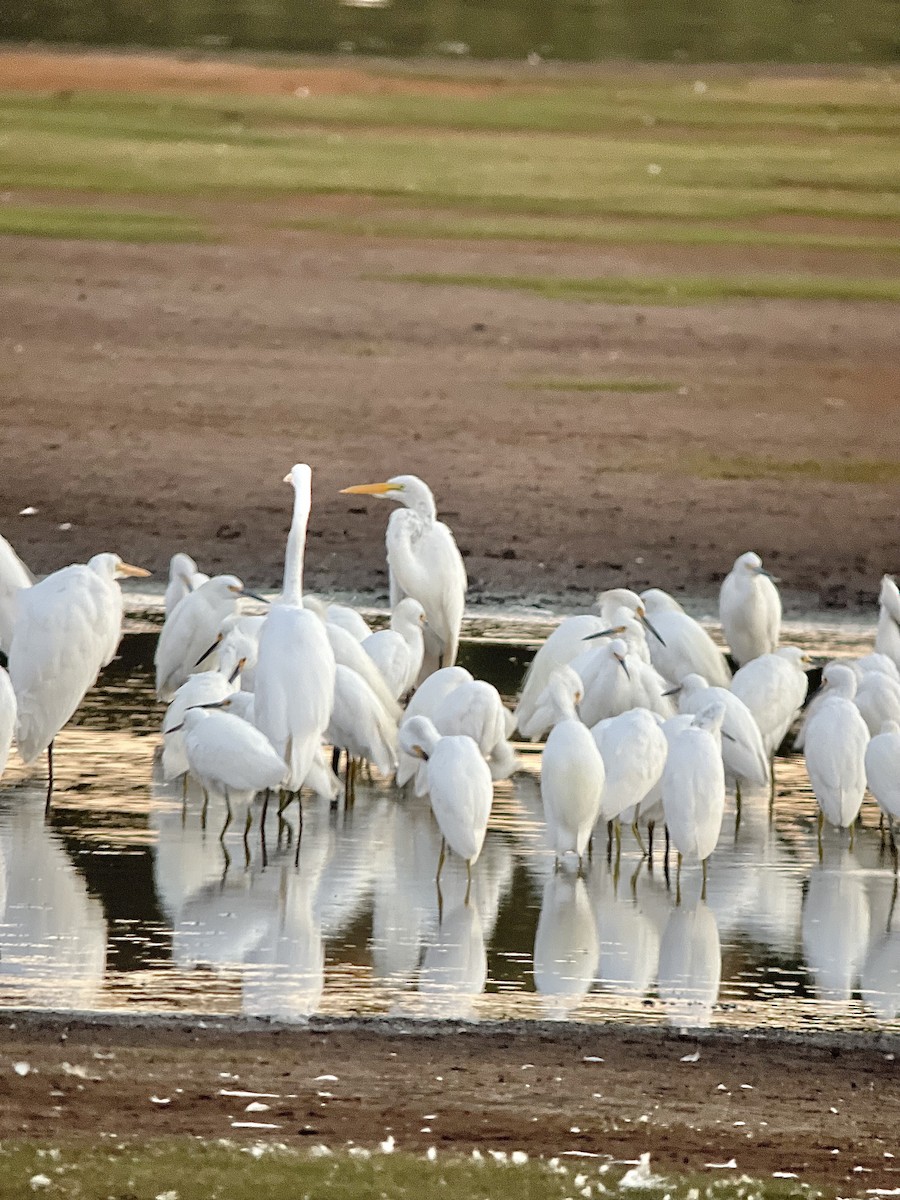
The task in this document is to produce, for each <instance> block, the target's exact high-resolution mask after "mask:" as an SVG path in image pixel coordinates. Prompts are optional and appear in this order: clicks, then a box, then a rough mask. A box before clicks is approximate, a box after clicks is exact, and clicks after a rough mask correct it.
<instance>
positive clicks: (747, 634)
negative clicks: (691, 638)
mask: <svg viewBox="0 0 900 1200" xmlns="http://www.w3.org/2000/svg"><path fill="white" fill-rule="evenodd" d="M719 619H720V620H721V622H722V632H723V633H724V635H725V640H726V641H727V642H728V645H729V646H730V647H731V652H732V654H733V655H734V657H735V659H736V660H737V663H738V666H741V667H742V666H743V665H744V664H745V663H748V662H750V660H751V659H753V658H758V657H759V655H760V654H771V653H772V651H773V650H775V649H776V648H777V646H778V638H779V636H780V633H781V597H780V596H779V594H778V588H777V587H776V586H775V581H774V580H773V578H772V576H771V575H770V574H769V572H768V571H766V570H765V569H764V568H763V565H762V559H761V558H760V557H759V555H758V554H754V553H753V551H752V550H751V551H748V553H746V554H742V555H740V557H739V558H737V559H735V563H734V566H733V567H732V568H731V571H730V572H729V574H728V575H726V576H725V578H724V580H723V581H722V587H721V590H720V592H719Z"/></svg>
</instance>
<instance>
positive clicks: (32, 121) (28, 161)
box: [0, 89, 900, 222]
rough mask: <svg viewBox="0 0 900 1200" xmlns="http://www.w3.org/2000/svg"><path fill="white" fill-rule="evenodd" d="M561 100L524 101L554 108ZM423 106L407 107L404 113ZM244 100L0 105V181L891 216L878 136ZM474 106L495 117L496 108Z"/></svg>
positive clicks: (423, 201)
mask: <svg viewBox="0 0 900 1200" xmlns="http://www.w3.org/2000/svg"><path fill="white" fill-rule="evenodd" d="M564 90H565V89H563V91H564ZM559 94H562V93H559ZM559 94H558V93H557V92H556V91H550V92H549V93H548V94H547V95H542V96H539V97H537V98H535V97H531V100H530V102H531V103H535V104H538V103H540V104H546V105H551V106H552V105H553V104H555V103H557V102H558V95H559ZM370 99H371V98H366V103H369V101H370ZM434 99H435V98H434V97H431V98H427V97H407V98H406V100H408V101H409V103H410V104H411V105H413V106H414V105H416V104H424V103H425V102H426V100H427V101H428V102H429V103H431V102H433V101H434ZM245 100H246V98H240V97H238V98H228V97H224V98H223V97H216V98H215V100H214V102H213V98H211V97H200V98H182V99H178V100H174V101H170V100H167V99H162V98H159V97H152V98H150V97H135V96H104V95H96V94H92V95H89V96H88V95H84V96H82V95H76V96H74V97H73V98H72V99H71V100H65V101H63V100H54V99H53V98H52V97H49V98H48V97H34V96H29V97H23V96H21V95H16V94H12V95H10V94H7V95H5V96H0V125H2V127H3V131H4V133H3V138H2V140H0V186H2V187H7V188H18V189H24V188H30V189H38V188H53V189H65V190H70V189H77V190H81V191H93V192H98V193H107V194H109V193H131V194H136V193H137V194H140V193H143V194H147V195H173V196H174V195H198V196H201V195H202V196H225V195H235V194H244V195H259V196H267V195H298V194H341V195H364V196H381V197H391V198H395V199H396V198H403V199H404V201H405V202H408V203H412V204H414V205H416V206H417V207H421V206H428V205H435V204H437V205H440V206H441V207H445V208H457V207H459V206H480V207H483V208H489V209H492V210H494V211H496V212H500V213H505V214H512V215H516V214H519V215H521V214H526V215H545V216H578V215H588V216H590V215H620V216H643V217H649V218H656V219H667V220H671V219H689V220H692V221H694V222H697V221H703V220H706V221H712V220H723V219H738V220H739V219H749V218H755V217H764V216H772V215H779V214H791V215H813V216H821V217H839V218H866V219H900V194H898V192H897V190H896V180H897V173H898V155H897V146H896V137H894V136H891V135H890V134H888V133H880V132H869V133H866V134H864V135H860V134H852V133H840V132H837V133H835V132H831V133H829V134H827V135H824V134H823V135H819V136H811V137H806V138H803V139H801V140H799V141H791V140H789V139H785V138H783V137H782V136H781V135H780V134H778V135H775V136H773V137H771V138H767V137H765V136H764V135H763V133H762V132H760V131H755V132H753V133H752V135H751V136H746V137H745V136H741V137H740V138H724V137H721V136H719V134H718V133H717V132H716V131H712V132H710V133H709V134H708V135H703V134H701V133H698V132H697V131H693V132H690V131H689V132H686V133H685V132H681V133H679V132H678V131H673V130H669V131H667V130H664V129H659V128H657V127H655V126H651V127H645V128H644V131H643V133H642V135H641V136H640V137H638V136H628V137H621V136H613V135H612V134H611V133H610V132H609V131H608V130H605V129H604V128H603V127H602V123H601V125H600V126H598V127H597V128H596V129H595V130H593V131H592V132H593V136H591V137H584V136H582V135H580V134H573V133H571V132H566V131H557V130H554V131H547V130H538V131H536V132H533V133H530V134H529V136H528V137H520V136H517V134H516V133H513V132H509V131H506V132H504V131H499V132H498V131H496V130H490V129H485V130H478V131H471V130H470V131H463V132H460V131H459V130H458V129H457V128H453V129H449V128H443V129H429V130H417V129H416V128H415V125H416V121H415V120H414V119H413V116H412V115H410V116H409V118H408V119H407V120H406V122H405V124H403V125H402V126H399V127H390V128H379V129H373V128H369V129H367V128H362V127H359V128H357V127H349V128H343V129H341V130H336V129H333V128H331V127H329V126H327V125H321V126H316V125H315V124H314V123H313V124H311V123H310V122H309V121H308V120H307V119H306V118H305V117H304V115H303V114H304V111H305V110H304V109H303V105H304V103H305V102H304V101H300V100H296V99H293V98H284V99H281V100H279V101H278V102H277V104H276V103H275V101H273V100H272V99H271V98H267V99H266V100H265V104H263V102H262V100H260V101H259V104H255V105H250V104H248V103H246V102H245ZM444 103H445V100H443V99H442V100H441V104H444ZM478 103H479V104H481V105H482V106H484V107H485V108H487V109H490V108H491V106H493V105H495V104H496V103H497V101H496V100H495V99H494V98H487V99H485V100H481V101H479V102H478ZM232 104H233V105H234V107H232ZM273 105H274V108H275V109H277V110H278V111H279V112H284V113H285V114H289V113H293V118H292V119H291V120H288V119H287V115H285V116H284V117H283V118H282V119H281V120H280V121H273V122H269V123H268V124H266V123H262V124H260V123H259V122H256V123H253V122H248V116H247V114H248V110H250V109H252V111H253V112H254V113H255V112H257V111H258V110H260V109H261V110H262V111H264V112H266V113H269V114H271V112H272V111H273ZM412 111H413V110H412V109H411V110H410V112H411V113H412ZM657 168H658V170H657Z"/></svg>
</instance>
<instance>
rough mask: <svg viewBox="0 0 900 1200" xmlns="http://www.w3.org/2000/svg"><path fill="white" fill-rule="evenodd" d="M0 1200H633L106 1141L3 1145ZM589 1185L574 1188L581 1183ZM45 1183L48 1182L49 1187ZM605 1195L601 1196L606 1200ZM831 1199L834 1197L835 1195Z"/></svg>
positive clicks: (555, 1167) (524, 1169) (564, 1177)
mask: <svg viewBox="0 0 900 1200" xmlns="http://www.w3.org/2000/svg"><path fill="white" fill-rule="evenodd" d="M0 1165H2V1170H0V1200H21V1197H23V1196H31V1195H38V1196H46V1197H48V1198H51V1197H52V1198H59V1197H63V1198H65V1197H72V1198H74V1197H79V1200H82V1198H84V1197H109V1198H111V1200H125V1198H126V1197H127V1200H160V1198H161V1197H171V1198H172V1200H176V1198H177V1200H210V1198H211V1197H217V1196H219V1197H227V1198H228V1200H258V1197H260V1196H266V1197H272V1198H273V1200H281V1198H284V1200H288V1198H290V1200H296V1198H302V1197H319V1196H323V1195H335V1196H340V1197H341V1198H342V1200H354V1198H357V1197H359V1198H360V1200H362V1198H363V1197H365V1198H366V1200H368V1198H369V1197H372V1196H391V1197H403V1196H409V1197H418V1196H435V1195H438V1194H441V1195H446V1196H452V1197H454V1200H476V1198H477V1200H488V1198H490V1200H555V1198H556V1197H559V1200H562V1198H563V1197H565V1196H572V1195H575V1194H585V1195H586V1194H587V1193H586V1192H583V1189H584V1188H585V1187H586V1186H587V1185H590V1186H591V1193H592V1194H597V1192H599V1191H600V1188H599V1185H600V1184H601V1183H602V1186H603V1193H607V1192H608V1193H611V1194H613V1195H621V1196H626V1195H634V1192H633V1191H628V1190H625V1189H622V1190H621V1191H620V1189H619V1188H618V1182H619V1180H620V1179H621V1178H622V1177H623V1175H624V1173H625V1170H626V1168H625V1167H623V1166H621V1165H618V1166H616V1165H610V1164H609V1163H607V1162H605V1161H604V1162H601V1163H600V1164H599V1167H598V1163H597V1160H587V1161H585V1162H582V1161H576V1162H571V1163H569V1162H566V1161H565V1160H563V1161H562V1162H560V1161H559V1160H551V1163H545V1162H543V1161H538V1160H531V1161H529V1162H527V1163H525V1164H523V1165H513V1164H512V1163H511V1162H499V1163H498V1162H495V1161H493V1159H492V1158H491V1157H490V1155H489V1153H485V1155H484V1158H483V1159H482V1160H481V1161H478V1162H474V1161H472V1159H468V1158H466V1159H464V1158H462V1157H461V1156H454V1155H450V1154H446V1153H441V1154H440V1155H438V1157H437V1159H436V1161H434V1162H429V1161H428V1160H427V1159H426V1158H425V1156H424V1155H413V1154H402V1153H393V1154H378V1153H376V1154H374V1155H372V1156H371V1157H369V1158H364V1157H351V1156H350V1154H349V1153H344V1152H342V1153H340V1154H333V1155H332V1154H328V1155H322V1156H320V1157H316V1156H314V1154H310V1153H309V1152H308V1151H305V1150H304V1151H298V1150H293V1149H288V1148H287V1147H279V1146H277V1145H276V1146H273V1145H271V1144H262V1143H260V1144H258V1145H257V1146H255V1147H252V1146H250V1147H245V1148H240V1147H238V1146H235V1145H228V1144H226V1145H222V1144H221V1143H218V1144H215V1145H213V1144H204V1143H198V1142H187V1141H185V1142H156V1143H153V1142H150V1143H145V1144H142V1145H140V1146H133V1145H128V1144H124V1143H119V1142H118V1141H110V1142H108V1143H104V1144H102V1145H101V1146H99V1147H95V1148H85V1147H78V1146H64V1147H59V1144H58V1143H57V1144H56V1147H55V1148H54V1149H50V1148H48V1149H41V1148H38V1147H35V1146H30V1145H13V1144H11V1143H8V1142H5V1143H4V1145H3V1148H2V1150H0ZM580 1174H583V1175H584V1176H585V1178H584V1180H582V1181H581V1183H580V1184H579V1185H578V1187H577V1188H576V1187H575V1182H574V1181H575V1177H576V1176H578V1175H580ZM45 1181H46V1182H45ZM603 1193H601V1194H603ZM691 1193H693V1200H700V1198H701V1197H702V1198H703V1200H763V1197H765V1198H766V1200H783V1198H787V1197H792V1196H793V1197H805V1198H807V1200H820V1198H821V1197H822V1196H824V1195H826V1194H829V1193H823V1192H822V1191H819V1190H817V1189H813V1188H811V1187H810V1186H809V1185H808V1184H805V1183H802V1182H800V1181H799V1180H797V1179H790V1180H784V1179H769V1180H766V1181H765V1182H762V1181H754V1180H751V1179H748V1178H747V1177H746V1176H738V1174H737V1172H725V1173H724V1174H723V1173H722V1172H717V1173H716V1174H715V1175H709V1174H695V1175H682V1176H669V1177H668V1178H666V1179H665V1180H662V1181H660V1183H659V1185H658V1186H650V1187H642V1188H641V1191H640V1195H641V1196H644V1197H646V1198H647V1200H662V1197H663V1196H665V1195H669V1196H670V1197H671V1200H686V1198H687V1197H688V1196H689V1195H691ZM830 1194H832V1195H833V1193H830Z"/></svg>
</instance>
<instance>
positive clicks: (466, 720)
mask: <svg viewBox="0 0 900 1200" xmlns="http://www.w3.org/2000/svg"><path fill="white" fill-rule="evenodd" d="M506 717H507V712H506V709H505V708H504V707H503V701H502V700H501V699H500V693H499V692H498V691H497V689H496V688H495V687H494V686H493V684H490V683H486V682H485V681H484V680H483V679H472V680H470V681H468V682H466V683H461V684H460V686H459V687H457V688H454V689H453V690H452V691H451V692H449V693H448V694H447V695H446V696H445V697H444V699H443V700H442V701H441V703H440V704H439V705H438V706H437V707H436V708H435V709H434V712H433V716H432V720H433V721H434V725H435V728H436V729H437V731H438V733H440V734H441V735H442V736H444V737H446V736H447V735H448V734H467V735H468V736H469V737H470V738H471V739H472V740H473V741H474V742H475V744H476V745H477V746H478V749H479V750H480V751H481V753H482V755H483V757H484V758H485V759H486V761H487V763H488V765H489V766H490V768H491V777H492V778H493V779H506V778H508V776H510V775H511V774H512V773H513V771H514V770H515V768H516V755H515V751H514V750H513V748H512V746H511V745H510V743H509V742H508V741H507V737H506V726H507V721H506Z"/></svg>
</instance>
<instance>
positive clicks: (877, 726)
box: [853, 671, 900, 737]
mask: <svg viewBox="0 0 900 1200" xmlns="http://www.w3.org/2000/svg"><path fill="white" fill-rule="evenodd" d="M853 699H854V703H855V704H856V707H857V708H858V709H859V711H860V712H861V713H862V718H863V720H864V721H865V723H866V728H867V729H868V730H869V733H870V734H871V735H872V736H873V737H874V736H875V734H876V733H880V732H881V727H882V725H883V724H884V722H885V721H900V683H897V682H895V680H893V679H891V678H890V676H888V675H885V674H884V673H883V672H882V671H866V672H864V673H863V676H862V678H861V679H860V680H859V682H858V683H857V685H856V695H855V696H854V698H853Z"/></svg>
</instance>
